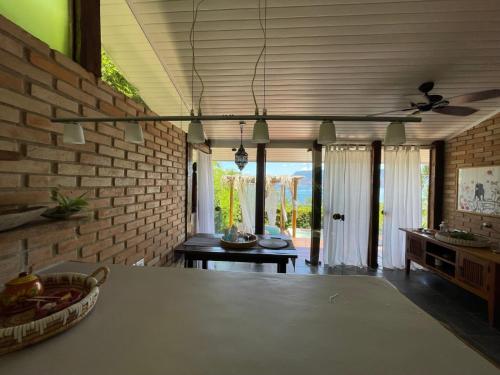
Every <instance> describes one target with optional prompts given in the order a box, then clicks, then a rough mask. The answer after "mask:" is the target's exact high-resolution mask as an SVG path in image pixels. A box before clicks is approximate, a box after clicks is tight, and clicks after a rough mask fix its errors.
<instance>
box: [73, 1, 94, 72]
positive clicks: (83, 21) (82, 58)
mask: <svg viewBox="0 0 500 375" xmlns="http://www.w3.org/2000/svg"><path fill="white" fill-rule="evenodd" d="M100 9H101V7H100V0H75V1H74V6H73V60H75V61H76V62H78V63H79V64H80V65H81V66H82V67H83V68H84V69H86V70H88V71H89V72H91V73H93V74H94V75H95V76H96V77H100V76H101V13H100Z"/></svg>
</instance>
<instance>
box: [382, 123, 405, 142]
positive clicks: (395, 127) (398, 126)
mask: <svg viewBox="0 0 500 375" xmlns="http://www.w3.org/2000/svg"><path fill="white" fill-rule="evenodd" d="M403 143H406V131H405V124H404V123H403V122H400V121H398V122H391V123H390V124H389V126H388V127H387V130H386V133H385V140H384V144H385V145H388V146H394V145H401V144H403Z"/></svg>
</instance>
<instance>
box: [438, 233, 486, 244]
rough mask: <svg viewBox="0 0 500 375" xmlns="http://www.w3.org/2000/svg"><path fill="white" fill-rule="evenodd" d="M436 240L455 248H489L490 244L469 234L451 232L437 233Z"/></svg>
mask: <svg viewBox="0 0 500 375" xmlns="http://www.w3.org/2000/svg"><path fill="white" fill-rule="evenodd" d="M435 238H436V240H439V241H443V242H446V243H449V244H451V245H457V246H468V247H489V246H490V242H489V241H488V240H487V239H485V238H483V237H480V236H477V235H475V234H473V233H469V232H461V231H453V232H447V233H443V232H437V233H436V234H435Z"/></svg>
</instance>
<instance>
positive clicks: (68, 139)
mask: <svg viewBox="0 0 500 375" xmlns="http://www.w3.org/2000/svg"><path fill="white" fill-rule="evenodd" d="M63 143H66V144H70V145H83V144H85V136H84V134H83V128H82V125H81V124H79V123H78V122H69V123H66V124H64V133H63Z"/></svg>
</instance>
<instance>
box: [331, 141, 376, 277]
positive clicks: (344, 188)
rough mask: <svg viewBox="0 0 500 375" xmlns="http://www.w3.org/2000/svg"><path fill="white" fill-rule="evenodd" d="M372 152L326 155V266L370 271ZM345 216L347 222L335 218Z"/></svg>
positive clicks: (343, 150)
mask: <svg viewBox="0 0 500 375" xmlns="http://www.w3.org/2000/svg"><path fill="white" fill-rule="evenodd" d="M370 161H371V152H370V150H369V149H366V148H359V149H358V148H354V149H353V148H350V147H335V148H334V149H327V151H326V155H325V167H324V168H325V169H324V170H325V178H324V182H323V194H324V200H323V215H324V217H323V231H324V235H323V236H324V245H323V262H324V263H325V264H327V265H329V266H335V265H340V264H345V265H351V266H358V267H366V264H367V257H368V235H369V224H370V223H369V221H370V190H371V185H370V181H371V178H370V176H371V162H370ZM334 213H340V214H343V215H345V221H341V220H334V219H333V218H332V215H333V214H334Z"/></svg>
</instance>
